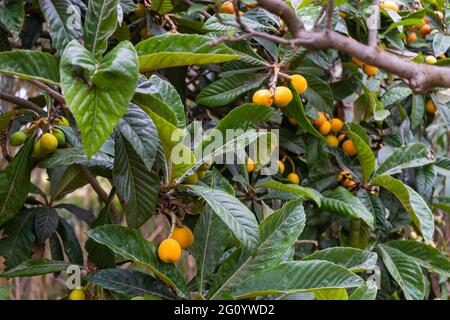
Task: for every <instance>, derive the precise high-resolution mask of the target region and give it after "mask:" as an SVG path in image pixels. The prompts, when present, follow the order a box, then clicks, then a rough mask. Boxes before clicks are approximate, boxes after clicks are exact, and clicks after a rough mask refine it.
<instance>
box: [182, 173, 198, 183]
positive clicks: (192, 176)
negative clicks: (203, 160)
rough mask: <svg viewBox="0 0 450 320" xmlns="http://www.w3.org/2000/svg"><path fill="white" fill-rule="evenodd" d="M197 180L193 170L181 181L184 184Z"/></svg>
mask: <svg viewBox="0 0 450 320" xmlns="http://www.w3.org/2000/svg"><path fill="white" fill-rule="evenodd" d="M197 182H198V174H197V172H194V173H193V174H191V175H190V176H187V177H186V178H185V179H184V181H183V183H184V184H197Z"/></svg>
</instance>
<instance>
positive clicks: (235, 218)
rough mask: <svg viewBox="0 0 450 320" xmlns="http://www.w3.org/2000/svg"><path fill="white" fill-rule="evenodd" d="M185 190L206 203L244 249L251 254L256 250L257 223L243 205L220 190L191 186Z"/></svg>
mask: <svg viewBox="0 0 450 320" xmlns="http://www.w3.org/2000/svg"><path fill="white" fill-rule="evenodd" d="M186 188H188V189H189V190H190V191H191V192H192V193H194V194H196V195H198V196H200V197H202V198H203V199H204V200H205V201H206V203H208V205H209V206H210V207H211V209H212V210H213V211H214V212H215V213H216V214H217V215H218V216H219V217H220V219H222V221H223V222H224V223H225V224H226V225H227V227H228V228H229V229H230V230H231V232H232V233H233V234H234V236H235V237H236V238H237V239H238V240H239V241H240V242H241V244H242V245H243V246H244V247H245V248H246V249H248V250H249V251H251V252H254V251H255V250H256V248H257V245H258V241H259V231H258V222H257V221H256V218H255V215H254V214H253V213H252V212H251V211H250V210H249V209H248V208H247V207H246V206H245V205H244V204H243V203H241V202H240V201H239V200H238V199H236V198H235V197H233V196H232V195H230V194H228V193H226V192H224V191H221V190H214V189H210V188H207V187H203V186H193V185H190V186H187V187H186Z"/></svg>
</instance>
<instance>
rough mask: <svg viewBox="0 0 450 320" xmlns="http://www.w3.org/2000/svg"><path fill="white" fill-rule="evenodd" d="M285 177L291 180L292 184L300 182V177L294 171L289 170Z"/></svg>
mask: <svg viewBox="0 0 450 320" xmlns="http://www.w3.org/2000/svg"><path fill="white" fill-rule="evenodd" d="M287 179H288V180H289V181H290V182H292V183H293V184H299V183H300V177H299V176H298V174H296V173H295V172H291V173H289V174H288V176H287Z"/></svg>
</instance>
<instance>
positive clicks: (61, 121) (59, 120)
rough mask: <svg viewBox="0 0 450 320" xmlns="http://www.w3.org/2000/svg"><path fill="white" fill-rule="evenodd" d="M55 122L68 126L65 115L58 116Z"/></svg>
mask: <svg viewBox="0 0 450 320" xmlns="http://www.w3.org/2000/svg"><path fill="white" fill-rule="evenodd" d="M56 124H57V125H60V126H64V127H68V126H69V120H67V118H66V117H63V116H60V117H59V118H58V119H57V120H56Z"/></svg>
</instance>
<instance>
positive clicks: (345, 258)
mask: <svg viewBox="0 0 450 320" xmlns="http://www.w3.org/2000/svg"><path fill="white" fill-rule="evenodd" d="M309 260H326V261H330V262H333V263H335V264H337V265H340V266H343V267H344V268H347V269H349V270H351V271H353V272H359V271H363V270H367V269H371V268H373V267H374V266H375V265H376V263H377V254H376V253H375V252H370V251H365V250H360V249H356V248H342V247H341V248H340V247H335V248H327V249H324V250H320V251H316V252H314V253H313V254H312V255H309V256H306V257H304V258H303V259H302V261H309Z"/></svg>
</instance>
